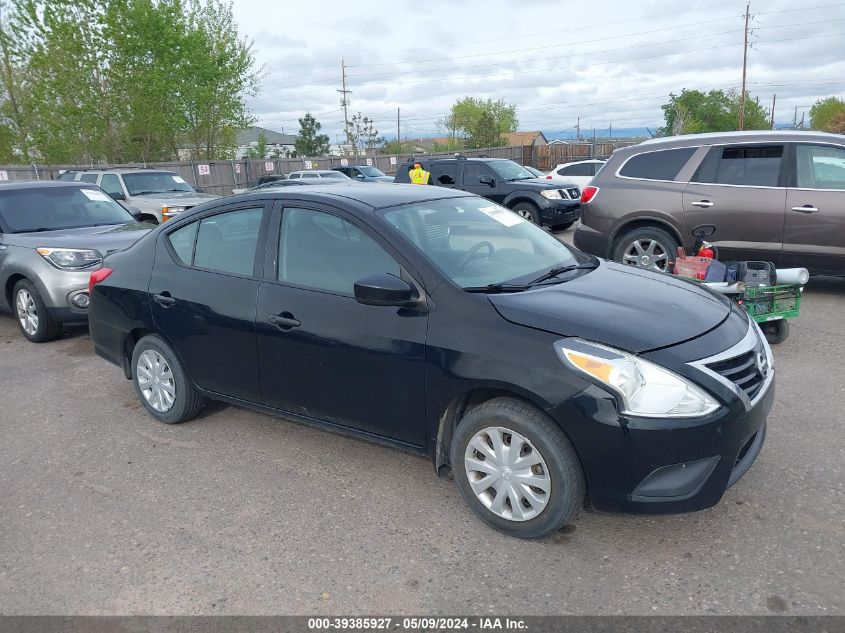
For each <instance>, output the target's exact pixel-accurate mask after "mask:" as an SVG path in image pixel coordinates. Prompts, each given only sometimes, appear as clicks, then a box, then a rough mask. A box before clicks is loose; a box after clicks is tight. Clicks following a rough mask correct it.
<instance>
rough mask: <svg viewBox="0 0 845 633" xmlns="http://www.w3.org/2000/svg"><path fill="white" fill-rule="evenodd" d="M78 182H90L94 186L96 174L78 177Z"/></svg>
mask: <svg viewBox="0 0 845 633" xmlns="http://www.w3.org/2000/svg"><path fill="white" fill-rule="evenodd" d="M79 180H81V181H82V182H90V183H93V184H96V183H97V174H82V175H81V176H80V177H79Z"/></svg>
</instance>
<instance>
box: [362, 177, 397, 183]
mask: <svg viewBox="0 0 845 633" xmlns="http://www.w3.org/2000/svg"><path fill="white" fill-rule="evenodd" d="M367 180H368V181H370V182H393V176H371V177H370V178H368V179H367Z"/></svg>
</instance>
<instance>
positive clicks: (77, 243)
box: [9, 222, 155, 255]
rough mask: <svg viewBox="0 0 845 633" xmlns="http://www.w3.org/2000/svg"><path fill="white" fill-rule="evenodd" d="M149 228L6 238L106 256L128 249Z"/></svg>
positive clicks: (18, 243) (134, 226)
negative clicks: (94, 252) (112, 252)
mask: <svg viewBox="0 0 845 633" xmlns="http://www.w3.org/2000/svg"><path fill="white" fill-rule="evenodd" d="M153 228H155V227H154V226H153V225H151V224H145V223H143V222H134V223H132V224H110V225H108V226H86V227H83V228H79V229H61V230H58V231H41V232H40V233H15V234H13V235H12V236H10V239H9V242H10V243H12V244H14V245H15V246H22V247H24V248H42V247H45V248H92V249H94V250H97V251H99V252H100V253H101V254H103V255H106V254H107V253H109V252H110V251H118V250H123V249H124V248H128V247H130V246H131V245H132V244H134V243H135V242H136V241H137V240H139V239H140V238H141V237H143V236H144V235H146V234H147V233H148V232H149V231H151V230H152V229H153Z"/></svg>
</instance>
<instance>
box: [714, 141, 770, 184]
mask: <svg viewBox="0 0 845 633" xmlns="http://www.w3.org/2000/svg"><path fill="white" fill-rule="evenodd" d="M782 156H783V146H782V145H776V146H773V147H759V146H758V147H725V148H724V149H723V150H722V158H721V160H720V161H719V165H718V168H717V170H716V182H717V183H719V184H723V185H746V186H750V187H755V186H756V187H777V186H778V178H779V177H780V162H781V158H782Z"/></svg>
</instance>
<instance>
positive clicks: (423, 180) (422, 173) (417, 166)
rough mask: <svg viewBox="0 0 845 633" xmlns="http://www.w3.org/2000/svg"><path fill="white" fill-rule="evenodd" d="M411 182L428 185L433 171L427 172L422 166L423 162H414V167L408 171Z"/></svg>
mask: <svg viewBox="0 0 845 633" xmlns="http://www.w3.org/2000/svg"><path fill="white" fill-rule="evenodd" d="M408 176H410V178H411V182H412V183H413V184H415V185H427V184H428V179H429V178H430V177H431V172H427V171H426V170H425V169H423V168H422V164H421V163H414V168H413V169H412V170H411V171H409V172H408Z"/></svg>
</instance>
